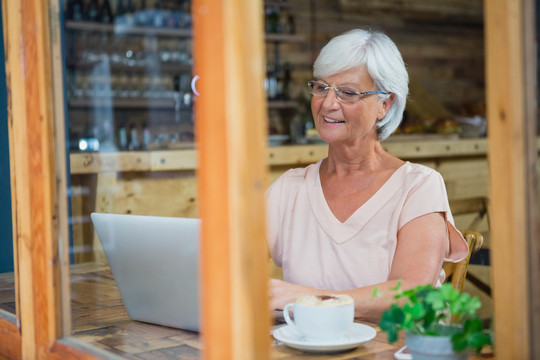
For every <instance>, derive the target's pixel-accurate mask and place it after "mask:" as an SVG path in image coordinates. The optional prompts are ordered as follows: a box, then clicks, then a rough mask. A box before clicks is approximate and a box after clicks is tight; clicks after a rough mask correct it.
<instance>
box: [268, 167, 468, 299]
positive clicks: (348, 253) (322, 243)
mask: <svg viewBox="0 0 540 360" xmlns="http://www.w3.org/2000/svg"><path fill="white" fill-rule="evenodd" d="M321 162H322V160H321V161H319V162H318V163H316V164H311V165H309V166H307V167H305V168H298V169H291V170H288V171H287V172H285V173H284V174H283V175H282V176H281V177H280V178H278V179H277V180H276V181H275V182H274V183H273V184H272V185H271V186H270V188H269V189H268V191H267V217H268V244H269V248H270V253H271V255H272V259H273V260H274V262H275V263H276V264H277V265H278V266H282V268H283V276H284V280H285V281H289V282H292V283H295V284H300V285H305V286H311V287H315V288H319V289H328V290H350V289H354V288H358V287H363V286H367V285H372V284H377V283H381V282H384V281H387V280H388V276H389V274H390V269H391V266H392V261H393V258H394V253H395V250H396V246H397V233H398V231H399V230H400V229H401V228H402V227H403V226H404V225H405V224H407V223H408V222H409V221H411V220H413V219H415V218H417V217H419V216H422V215H426V214H429V213H433V212H441V213H444V214H445V215H446V222H447V228H448V235H449V236H448V241H449V246H448V248H449V251H448V253H447V254H446V256H445V261H451V262H456V261H459V260H461V259H463V258H464V257H465V256H466V255H467V245H466V243H465V240H464V239H463V237H462V236H461V233H459V231H457V230H456V228H455V227H454V221H453V218H452V214H451V212H450V206H449V204H448V197H447V194H446V188H445V185H444V181H443V179H442V177H441V175H440V174H439V173H438V172H436V171H435V170H433V169H431V168H428V167H426V166H423V165H419V164H413V163H410V162H406V163H405V164H403V165H402V166H401V167H399V168H398V169H397V170H396V171H395V172H394V173H393V174H392V175H391V176H390V178H389V179H388V180H387V181H386V182H385V183H384V184H383V185H382V186H381V187H380V188H379V190H378V191H377V192H376V193H375V194H374V195H373V196H372V197H371V198H370V199H368V201H366V202H365V203H364V204H363V205H362V206H361V207H359V208H358V209H357V210H356V211H355V212H354V213H353V214H352V215H351V216H350V217H349V218H348V219H347V220H346V221H344V222H341V221H340V220H338V219H337V218H336V217H335V216H334V214H333V213H332V211H331V210H330V207H329V206H328V203H327V202H326V199H325V197H324V194H323V191H322V186H321V181H320V176H319V169H320V165H321Z"/></svg>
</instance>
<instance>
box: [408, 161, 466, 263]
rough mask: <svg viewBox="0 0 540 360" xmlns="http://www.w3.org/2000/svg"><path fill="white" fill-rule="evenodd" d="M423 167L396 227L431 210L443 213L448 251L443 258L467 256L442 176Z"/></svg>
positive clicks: (459, 259)
mask: <svg viewBox="0 0 540 360" xmlns="http://www.w3.org/2000/svg"><path fill="white" fill-rule="evenodd" d="M423 168H424V173H423V174H422V175H421V176H417V177H415V179H416V180H417V182H416V183H415V184H414V186H413V187H412V188H411V190H410V192H409V194H408V196H407V198H406V200H405V203H404V205H403V209H402V211H401V215H400V218H399V224H398V228H399V229H401V228H402V227H403V226H404V225H405V224H407V223H408V222H409V221H411V220H414V219H416V218H417V217H420V216H423V215H427V214H430V213H433V212H440V213H443V214H444V216H445V219H446V228H447V232H448V241H449V246H448V253H447V254H446V256H445V259H444V260H445V261H447V262H458V261H461V260H463V259H464V258H465V257H466V256H467V254H468V252H469V249H468V246H467V243H466V241H465V239H464V238H463V236H462V235H461V232H459V231H458V230H457V229H456V227H455V225H454V219H453V217H452V213H451V211H450V205H449V203H448V196H447V194H446V186H445V185H444V181H443V178H442V176H441V175H440V174H439V173H438V172H436V171H434V170H432V169H429V168H425V167H423Z"/></svg>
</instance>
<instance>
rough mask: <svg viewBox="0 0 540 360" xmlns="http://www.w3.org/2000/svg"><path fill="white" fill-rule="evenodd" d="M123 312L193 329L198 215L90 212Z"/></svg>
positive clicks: (196, 316)
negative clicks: (121, 302)
mask: <svg viewBox="0 0 540 360" xmlns="http://www.w3.org/2000/svg"><path fill="white" fill-rule="evenodd" d="M90 216H91V218H92V223H93V224H94V228H95V229H96V232H97V235H98V237H99V240H100V242H101V245H102V246H103V251H104V252H105V256H106V257H107V260H108V262H109V266H110V268H111V271H112V274H113V276H114V279H115V281H116V284H117V286H118V289H119V291H120V295H121V297H122V301H123V302H124V306H125V308H126V311H127V313H128V315H129V317H130V318H131V319H133V320H138V321H144V322H147V323H152V324H158V325H164V326H170V327H174V328H179V329H184V330H191V331H197V332H198V331H199V251H198V250H199V230H200V220H199V219H187V218H171V217H159V216H141V215H120V214H103V213H92V214H91V215H90Z"/></svg>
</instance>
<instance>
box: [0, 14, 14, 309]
mask: <svg viewBox="0 0 540 360" xmlns="http://www.w3.org/2000/svg"><path fill="white" fill-rule="evenodd" d="M1 14H2V9H0V19H1V18H2V16H1ZM0 34H2V38H3V27H2V29H0ZM0 56H1V58H2V59H3V58H4V42H3V41H2V43H1V44H0ZM0 67H1V69H0V109H1V111H0V118H1V121H0V229H2V233H1V234H0V311H7V312H10V313H15V283H14V275H13V232H12V222H11V185H10V183H11V181H10V177H9V138H8V114H7V89H6V71H5V68H4V62H2V63H1V65H0Z"/></svg>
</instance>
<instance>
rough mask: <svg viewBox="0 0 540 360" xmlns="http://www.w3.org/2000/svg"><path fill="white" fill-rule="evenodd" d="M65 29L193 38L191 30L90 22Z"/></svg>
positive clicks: (76, 22) (67, 22)
mask: <svg viewBox="0 0 540 360" xmlns="http://www.w3.org/2000/svg"><path fill="white" fill-rule="evenodd" d="M65 27H66V30H77V31H98V32H103V31H104V32H109V33H113V34H118V35H139V36H140V35H144V36H170V37H180V38H190V37H191V36H192V31H191V29H176V28H159V27H151V26H128V25H117V24H101V23H94V22H88V21H66V25H65Z"/></svg>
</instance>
